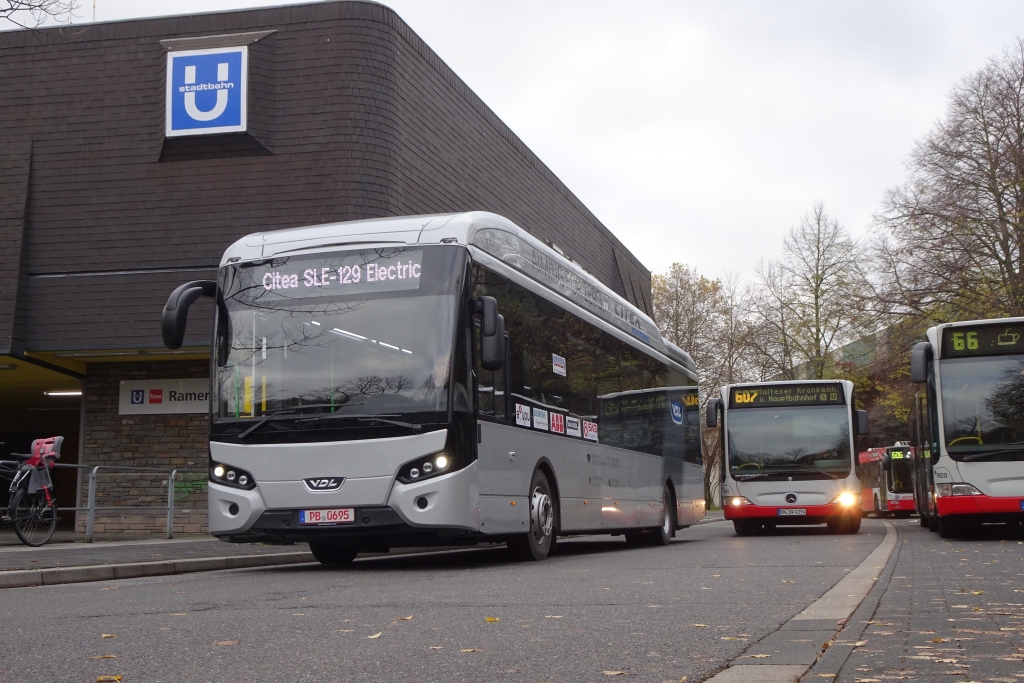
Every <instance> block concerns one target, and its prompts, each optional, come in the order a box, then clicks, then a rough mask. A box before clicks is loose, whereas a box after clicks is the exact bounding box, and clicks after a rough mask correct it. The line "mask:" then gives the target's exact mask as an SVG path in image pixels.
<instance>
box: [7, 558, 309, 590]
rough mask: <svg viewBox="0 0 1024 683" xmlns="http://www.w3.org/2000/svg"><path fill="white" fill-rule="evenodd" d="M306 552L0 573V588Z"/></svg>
mask: <svg viewBox="0 0 1024 683" xmlns="http://www.w3.org/2000/svg"><path fill="white" fill-rule="evenodd" d="M313 561H314V560H313V553H311V552H309V551H305V552H294V553H268V554H264V555H241V556H237V555H236V556H228V557H201V558H195V559H190V560H159V561H157V562H131V563H126V564H101V565H93V566H91V567H61V568H55V569H20V570H15V571H10V572H0V589H3V588H26V587H30V586H56V585H58V584H62V583H85V582H89V581H111V580H113V579H137V578H140V577H144V576H167V575H170V574H188V573H192V572H211V571H217V570H221V569H245V568H248V567H267V566H270V565H284V564H300V563H304V562H313Z"/></svg>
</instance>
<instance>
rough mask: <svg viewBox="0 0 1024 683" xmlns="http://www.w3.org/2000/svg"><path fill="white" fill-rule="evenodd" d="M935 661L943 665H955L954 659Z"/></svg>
mask: <svg viewBox="0 0 1024 683" xmlns="http://www.w3.org/2000/svg"><path fill="white" fill-rule="evenodd" d="M935 661H936V662H941V663H943V664H956V660H955V659H936V660H935Z"/></svg>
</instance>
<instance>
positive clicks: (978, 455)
mask: <svg viewBox="0 0 1024 683" xmlns="http://www.w3.org/2000/svg"><path fill="white" fill-rule="evenodd" d="M1022 452H1024V448H1002V449H1000V450H998V451H985V452H984V453H971V454H970V455H965V456H963V457H961V458H954V460H959V461H960V462H971V461H972V460H981V459H983V458H988V457H991V456H993V455H1005V454H1006V453H1022ZM952 455H953V454H952V453H950V456H952Z"/></svg>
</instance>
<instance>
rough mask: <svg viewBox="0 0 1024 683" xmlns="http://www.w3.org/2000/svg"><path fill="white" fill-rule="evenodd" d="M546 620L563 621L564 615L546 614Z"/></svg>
mask: <svg viewBox="0 0 1024 683" xmlns="http://www.w3.org/2000/svg"><path fill="white" fill-rule="evenodd" d="M544 618H545V619H561V618H562V615H561V614H545V615H544Z"/></svg>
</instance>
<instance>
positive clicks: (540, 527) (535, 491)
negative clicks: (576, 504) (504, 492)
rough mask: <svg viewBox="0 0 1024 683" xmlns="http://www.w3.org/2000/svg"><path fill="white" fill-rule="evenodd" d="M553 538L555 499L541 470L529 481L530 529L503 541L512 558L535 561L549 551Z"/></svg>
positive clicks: (541, 558)
mask: <svg viewBox="0 0 1024 683" xmlns="http://www.w3.org/2000/svg"><path fill="white" fill-rule="evenodd" d="M554 538H555V500H554V497H553V496H552V495H551V484H550V482H548V477H547V475H546V474H544V473H543V472H542V471H540V470H537V471H535V472H534V473H533V479H532V480H531V482H530V530H529V531H528V532H526V533H525V534H519V535H517V536H513V537H512V538H510V539H508V541H506V542H505V545H506V546H507V547H508V551H509V554H510V555H511V556H512V558H513V559H516V560H524V561H527V562H536V561H538V560H543V559H544V558H545V557H547V556H548V553H549V552H551V547H552V546H553V545H554V543H553V541H554Z"/></svg>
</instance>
